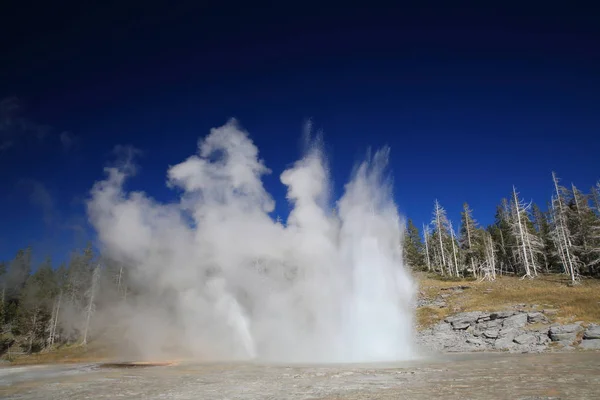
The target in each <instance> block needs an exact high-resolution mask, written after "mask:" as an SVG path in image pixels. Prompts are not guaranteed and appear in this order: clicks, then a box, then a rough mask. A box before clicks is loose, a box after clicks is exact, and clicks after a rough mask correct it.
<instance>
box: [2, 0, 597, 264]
mask: <svg viewBox="0 0 600 400" xmlns="http://www.w3.org/2000/svg"><path fill="white" fill-rule="evenodd" d="M40 3H41V2H40ZM59 3H60V5H55V4H50V3H48V4H46V5H44V6H35V7H34V6H31V5H29V4H28V5H25V4H23V3H22V2H12V4H13V5H12V6H11V5H4V4H3V6H2V8H3V9H2V11H1V12H0V30H1V32H0V34H1V36H0V37H2V40H0V51H1V53H0V54H2V62H1V63H0V98H9V97H16V98H17V99H18V100H15V101H13V102H11V103H10V104H16V103H18V104H20V107H21V108H20V112H19V113H18V114H16V113H15V112H14V111H10V112H7V111H6V109H7V107H8V104H9V103H8V102H5V103H4V108H5V110H4V117H3V119H4V121H3V126H2V128H0V148H1V150H0V227H1V229H0V260H1V259H9V258H11V257H12V256H13V254H14V252H15V251H16V250H17V249H18V248H20V247H23V246H26V245H28V244H31V245H33V246H34V249H35V251H36V255H37V256H38V257H42V256H44V255H45V254H51V255H52V256H53V258H54V259H55V260H62V259H64V258H65V256H66V253H67V251H68V250H69V249H71V248H73V247H75V246H82V245H84V244H85V242H86V241H87V240H93V239H94V232H93V231H92V230H91V229H90V227H89V226H88V224H87V221H86V217H85V210H84V203H83V202H84V199H85V197H86V196H87V193H88V192H89V189H90V188H91V186H92V184H93V183H94V181H96V180H98V179H100V178H101V177H102V176H103V167H104V166H105V165H106V163H107V162H108V161H110V160H111V150H112V149H113V148H114V146H115V145H118V144H121V145H133V146H135V147H136V148H139V149H141V150H142V151H143V155H142V157H141V158H140V159H139V163H140V166H141V169H140V174H139V176H138V177H136V178H135V179H134V180H133V181H132V182H131V185H130V187H131V188H132V189H139V190H144V191H146V192H147V193H149V194H150V195H151V196H154V197H155V198H157V199H159V200H168V199H172V198H173V196H174V193H173V192H172V191H170V190H169V189H167V188H166V186H165V173H166V169H167V167H168V166H169V165H173V164H175V163H178V162H180V161H182V160H183V159H185V158H186V157H188V156H190V155H192V154H194V153H195V151H196V142H197V140H198V138H199V137H201V136H203V135H206V134H207V133H208V131H209V129H210V128H211V127H216V126H220V125H222V124H223V123H225V122H226V121H227V119H228V118H229V117H236V118H237V119H238V120H239V121H240V123H241V125H242V126H243V127H244V128H245V129H246V130H248V131H249V132H250V135H251V137H252V138H253V139H254V141H255V143H256V144H257V146H258V147H259V150H260V154H261V157H262V158H263V159H264V160H265V162H266V164H267V166H268V167H270V168H271V169H272V170H273V174H272V175H271V176H269V177H267V178H266V179H265V185H266V187H267V189H268V190H269V191H270V192H271V193H272V194H273V196H274V197H275V200H276V201H277V202H278V206H277V208H276V213H278V214H280V215H282V216H285V215H286V213H287V210H288V207H287V204H286V201H285V199H284V195H285V193H284V190H285V189H284V187H283V186H282V185H281V184H280V183H279V174H280V173H281V172H282V171H283V169H284V168H285V167H286V166H287V165H288V164H289V163H291V162H293V161H295V160H296V159H297V158H298V157H299V156H300V155H301V146H300V143H301V142H300V138H301V133H302V130H303V124H304V122H305V121H306V119H307V118H312V120H313V124H314V126H315V128H317V129H320V130H322V131H323V133H324V138H325V143H326V149H327V152H328V155H329V158H330V161H331V168H332V175H333V178H334V182H335V191H336V194H337V195H339V194H340V193H341V190H342V187H343V184H344V183H345V182H346V180H347V178H348V176H349V174H350V172H351V169H352V166H353V165H354V164H355V163H356V162H357V161H360V160H361V159H362V158H363V157H364V155H365V154H366V150H367V147H368V146H372V147H373V148H377V147H380V146H383V145H389V146H391V170H392V173H393V176H394V179H395V195H396V201H397V204H398V206H399V209H400V211H401V212H402V213H404V214H405V215H407V216H408V217H410V218H412V219H413V220H414V221H415V222H416V223H417V224H418V225H420V224H421V223H422V222H426V221H428V220H429V219H430V215H431V209H432V204H433V201H434V199H436V198H437V199H439V201H440V202H441V204H442V205H443V206H445V207H446V208H447V209H448V211H449V215H450V217H451V218H452V219H453V220H454V222H455V224H458V218H459V212H460V209H461V206H462V203H463V202H464V201H467V202H469V204H470V205H471V207H472V208H473V209H474V212H475V217H476V218H477V219H479V221H480V222H483V223H490V222H491V221H492V219H493V215H494V211H495V207H496V205H497V204H498V203H499V201H500V199H501V198H502V197H505V196H508V195H509V194H510V191H511V188H512V185H513V184H514V185H516V186H517V188H518V189H519V190H520V192H521V194H522V196H523V197H524V198H525V199H526V200H530V199H533V200H534V201H536V202H538V203H540V204H541V205H542V206H545V203H546V201H547V200H548V199H549V197H550V195H551V193H552V182H551V175H550V174H551V171H552V170H556V171H557V173H558V174H559V176H561V177H562V178H563V180H564V182H565V183H570V182H571V181H573V182H574V183H575V184H576V185H577V186H579V187H580V188H581V189H583V190H586V191H587V190H588V189H589V187H591V186H592V185H593V184H594V183H595V182H596V181H597V180H598V179H600V168H599V167H600V161H599V159H598V152H599V150H600V133H599V132H600V114H599V112H598V111H599V110H600V24H599V23H598V21H599V20H600V15H599V14H598V11H597V10H596V11H595V13H594V10H586V9H575V8H572V7H574V6H565V7H570V8H551V7H552V6H548V4H544V5H543V7H540V6H536V7H532V8H531V9H527V8H526V7H524V6H523V5H522V4H523V3H519V6H518V7H515V8H512V9H508V8H507V9H505V10H503V9H499V8H498V7H497V6H494V7H490V8H489V9H485V8H479V9H473V8H464V7H461V6H459V5H458V4H459V3H456V2H452V4H453V6H454V8H449V7H448V6H447V7H446V8H440V7H436V6H434V5H431V3H430V4H429V5H427V7H425V6H424V5H423V7H422V8H414V7H412V8H406V7H405V8H396V9H394V8H385V9H383V8H379V9H376V8H371V9H366V8H364V7H363V8H358V7H355V8H348V6H346V5H343V6H337V7H333V6H332V7H329V8H327V7H326V6H324V5H323V4H324V3H315V5H312V6H311V5H310V4H309V3H305V2H301V3H298V6H297V7H292V6H285V7H284V6H276V5H273V4H276V3H279V4H281V2H273V4H270V5H267V4H268V3H263V4H265V6H264V7H263V6H259V4H260V3H253V5H252V6H249V5H245V6H237V5H235V4H234V3H229V4H228V5H227V6H222V7H218V6H207V5H206V4H207V3H209V2H201V1H189V2H188V1H180V2H154V1H144V2H139V3H138V4H137V5H136V4H135V2H127V3H128V6H127V7H125V6H121V5H118V4H121V3H123V4H125V2H98V4H103V3H106V4H108V3H110V4H115V5H111V6H107V5H106V4H103V5H102V6H100V5H98V6H90V5H84V3H85V2H77V3H75V4H68V2H59ZM215 3H217V2H215ZM283 3H286V2H283ZM444 3H447V2H444ZM174 4H178V5H174ZM316 4H320V5H318V6H317V5H316ZM340 4H341V3H340ZM368 4H371V5H374V4H375V3H372V2H369V3H368ZM423 4H424V3H423ZM7 113H8V114H7ZM7 115H10V116H11V117H13V121H14V118H15V117H16V116H18V117H19V118H21V119H20V121H22V122H26V123H27V126H26V129H24V130H23V129H21V130H19V129H16V128H14V125H11V127H7V125H6V117H7Z"/></svg>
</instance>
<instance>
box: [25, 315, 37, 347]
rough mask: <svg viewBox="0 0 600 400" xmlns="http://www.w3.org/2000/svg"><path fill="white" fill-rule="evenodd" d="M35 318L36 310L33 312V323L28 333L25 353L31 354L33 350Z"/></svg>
mask: <svg viewBox="0 0 600 400" xmlns="http://www.w3.org/2000/svg"><path fill="white" fill-rule="evenodd" d="M37 316H38V310H37V309H36V310H35V311H34V312H33V321H32V323H31V330H30V331H29V348H28V349H27V353H29V354H31V350H32V349H33V340H34V339H35V330H36V329H35V328H36V327H37Z"/></svg>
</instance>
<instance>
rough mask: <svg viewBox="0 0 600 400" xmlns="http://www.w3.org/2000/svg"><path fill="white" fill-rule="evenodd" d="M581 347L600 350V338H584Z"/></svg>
mask: <svg viewBox="0 0 600 400" xmlns="http://www.w3.org/2000/svg"><path fill="white" fill-rule="evenodd" d="M579 348H580V349H584V350H600V339H588V340H582V341H581V344H580V345H579Z"/></svg>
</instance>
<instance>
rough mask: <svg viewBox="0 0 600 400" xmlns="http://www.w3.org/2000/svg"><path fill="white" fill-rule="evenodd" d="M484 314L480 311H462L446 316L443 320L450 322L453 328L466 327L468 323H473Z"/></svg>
mask: <svg viewBox="0 0 600 400" xmlns="http://www.w3.org/2000/svg"><path fill="white" fill-rule="evenodd" d="M486 314H487V313H482V312H481V311H471V312H463V313H459V314H456V315H452V316H450V317H447V318H446V319H445V320H444V321H446V322H448V323H450V324H452V327H453V328H454V329H467V328H468V327H469V326H470V325H475V323H476V322H477V320H478V319H479V318H482V317H484V316H485V315H486Z"/></svg>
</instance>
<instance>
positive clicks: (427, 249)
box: [423, 224, 431, 271]
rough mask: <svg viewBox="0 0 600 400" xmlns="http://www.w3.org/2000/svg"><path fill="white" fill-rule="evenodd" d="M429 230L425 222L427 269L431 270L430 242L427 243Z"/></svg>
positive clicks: (424, 235)
mask: <svg viewBox="0 0 600 400" xmlns="http://www.w3.org/2000/svg"><path fill="white" fill-rule="evenodd" d="M427 236H428V232H427V229H426V228H425V224H423V237H424V238H425V255H426V256H427V271H431V261H430V259H429V244H428V243H427Z"/></svg>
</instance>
